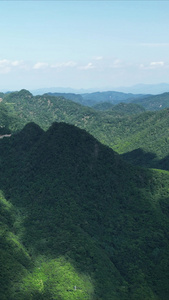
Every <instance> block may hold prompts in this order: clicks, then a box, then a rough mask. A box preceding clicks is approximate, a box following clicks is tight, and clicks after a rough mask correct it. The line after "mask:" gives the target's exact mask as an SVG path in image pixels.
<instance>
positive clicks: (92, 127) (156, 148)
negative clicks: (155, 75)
mask: <svg viewBox="0 0 169 300" xmlns="http://www.w3.org/2000/svg"><path fill="white" fill-rule="evenodd" d="M71 95H74V94H71ZM72 97H73V96H72ZM2 103H3V104H2ZM2 103H1V106H0V107H2V108H3V109H1V110H0V113H1V115H2V117H1V118H2V119H1V120H2V122H1V123H2V125H3V124H4V123H5V122H6V124H5V127H3V126H4V125H3V126H2V127H1V130H3V132H4V133H8V132H11V131H12V132H15V131H16V130H20V129H21V128H23V126H24V125H26V124H27V123H28V122H35V123H36V124H38V125H39V126H40V127H41V128H43V129H44V130H47V129H48V128H49V127H50V125H51V124H52V122H54V121H57V122H66V123H68V124H73V125H76V126H78V127H80V128H82V129H85V130H86V131H88V132H89V133H91V134H92V135H93V136H94V137H95V138H97V139H98V140H99V141H100V142H101V143H103V144H105V145H108V146H109V147H111V148H112V149H113V150H115V151H117V152H118V153H119V154H122V155H123V158H124V159H126V160H127V161H130V162H132V163H134V164H136V165H141V166H145V167H153V168H162V169H168V160H169V159H168V126H169V124H168V112H169V109H164V110H161V111H156V112H145V111H144V109H143V108H142V107H140V106H139V105H137V104H134V103H120V104H118V105H114V106H113V107H112V108H111V109H108V110H104V109H105V107H107V104H106V103H103V104H98V105H97V106H96V108H97V107H99V110H96V109H92V108H89V107H84V106H82V105H80V104H78V103H75V102H72V101H71V100H67V99H65V98H63V97H54V96H49V95H47V94H46V95H43V96H36V97H33V96H32V94H31V93H30V92H28V91H26V90H21V91H20V92H14V93H10V94H6V95H5V96H4V98H3V101H2ZM3 114H4V116H3ZM16 115H17V117H16ZM3 120H4V121H3ZM4 128H5V130H4ZM3 132H2V133H3Z"/></svg>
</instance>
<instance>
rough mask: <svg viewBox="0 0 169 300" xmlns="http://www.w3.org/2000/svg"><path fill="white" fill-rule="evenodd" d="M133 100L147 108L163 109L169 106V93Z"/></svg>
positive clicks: (153, 109)
mask: <svg viewBox="0 0 169 300" xmlns="http://www.w3.org/2000/svg"><path fill="white" fill-rule="evenodd" d="M132 102H133V103H137V104H140V105H142V106H143V107H144V108H145V109H146V110H150V111H156V110H162V109H164V108H167V107H169V93H163V94H160V95H151V96H148V97H147V96H146V97H145V98H142V99H135V100H133V101H132Z"/></svg>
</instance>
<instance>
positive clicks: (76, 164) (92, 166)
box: [0, 123, 169, 300]
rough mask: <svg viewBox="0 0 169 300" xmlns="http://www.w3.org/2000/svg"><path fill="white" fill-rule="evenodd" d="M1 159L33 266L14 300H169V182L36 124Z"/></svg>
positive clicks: (75, 131) (0, 182)
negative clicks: (20, 217)
mask: <svg viewBox="0 0 169 300" xmlns="http://www.w3.org/2000/svg"><path fill="white" fill-rule="evenodd" d="M0 154H1V169H0V170H1V171H0V172H1V173H0V188H1V189H2V190H3V192H4V195H5V197H6V199H8V201H9V200H10V201H11V202H12V204H13V206H14V207H15V209H16V211H20V214H21V216H22V222H20V227H21V229H20V230H19V229H18V232H17V234H18V236H19V238H20V243H22V245H23V247H25V248H26V249H27V251H28V253H29V254H30V255H31V258H32V263H33V264H34V266H33V267H32V269H31V270H30V271H31V272H29V270H28V275H26V276H24V277H23V276H21V277H20V279H18V282H19V286H20V290H19V291H17V289H15V293H14V295H15V298H14V299H23V298H24V299H62V300H63V299H64V300H65V299H100V300H101V299H105V300H109V299H113V300H114V299H116V300H117V299H120V300H123V299H132V300H134V299H140V300H142V299H147V300H148V299H153V300H167V299H168V293H169V282H168V271H169V270H168V264H167V261H168V253H169V251H168V250H169V235H168V225H169V224H168V213H167V209H166V208H167V207H168V189H169V186H168V182H169V181H168V179H169V177H168V173H167V172H166V173H165V172H155V171H146V170H142V169H137V168H134V167H132V166H131V165H129V164H127V163H125V162H123V161H122V160H121V159H120V157H119V156H118V155H117V154H116V153H115V152H113V151H112V150H111V149H110V148H108V147H106V146H103V145H101V144H100V143H99V142H98V141H97V140H96V139H94V138H93V137H92V136H91V135H89V134H88V133H87V132H85V131H84V130H80V129H79V128H77V127H74V126H72V125H67V124H64V123H54V124H53V125H52V126H51V127H50V128H49V130H48V131H47V132H43V131H42V130H41V129H40V128H39V127H38V126H37V125H35V124H33V123H31V124H28V125H27V126H26V127H25V128H24V129H23V130H22V131H21V132H20V133H18V134H17V135H14V136H12V137H11V138H9V139H6V140H1V141H0ZM56 270H58V272H56ZM59 270H60V271H59ZM68 270H69V271H70V273H69V272H68ZM59 272H60V273H59ZM66 274H68V275H66ZM66 276H68V277H66ZM37 278H38V279H37ZM62 278H63V280H62ZM74 279H75V280H74ZM37 280H38V281H37ZM77 282H78V283H77ZM69 283H70V284H69ZM74 286H76V288H77V294H76V290H75V289H74ZM31 295H32V296H31ZM23 296H24V297H23ZM19 297H20V298H19ZM31 297H32V298H31ZM38 297H39V298H38Z"/></svg>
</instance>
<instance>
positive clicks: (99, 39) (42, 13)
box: [0, 0, 169, 90]
mask: <svg viewBox="0 0 169 300" xmlns="http://www.w3.org/2000/svg"><path fill="white" fill-rule="evenodd" d="M0 11H1V17H0V90H4V89H7V90H17V89H21V88H26V89H29V90H30V89H36V88H44V87H72V88H106V87H109V88H110V87H112V88H113V87H118V86H130V85H135V84H138V83H148V84H156V83H161V82H166V83H169V1H144V0H143V1H137V0H135V1H134V0H133V1H127V0H124V1H113V0H112V1H111V0H110V1H104V0H102V1H97V0H95V1H85V0H84V1H71V0H69V1H40V0H39V1H21V0H20V1H5V0H4V1H3V0H1V1H0Z"/></svg>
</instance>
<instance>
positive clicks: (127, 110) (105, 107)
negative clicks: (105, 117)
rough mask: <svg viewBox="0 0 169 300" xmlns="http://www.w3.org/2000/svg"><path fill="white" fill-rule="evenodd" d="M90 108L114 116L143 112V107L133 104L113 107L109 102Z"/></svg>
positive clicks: (120, 104) (121, 104)
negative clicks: (107, 112)
mask: <svg viewBox="0 0 169 300" xmlns="http://www.w3.org/2000/svg"><path fill="white" fill-rule="evenodd" d="M92 108H93V109H95V110H99V111H109V112H111V113H113V114H114V116H120V115H121V116H127V115H134V114H140V113H142V112H145V109H144V108H143V106H141V105H138V104H134V103H119V104H116V105H113V104H111V103H109V102H103V103H98V104H96V105H94V106H92Z"/></svg>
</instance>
